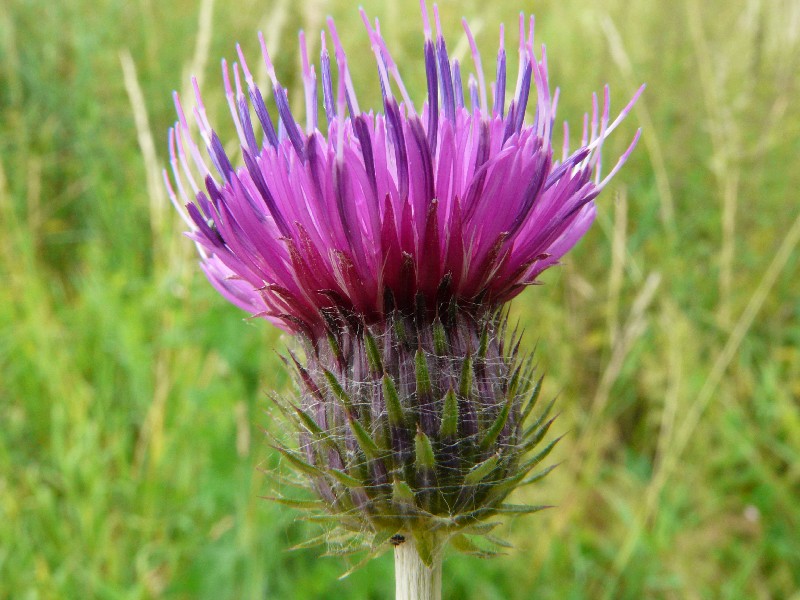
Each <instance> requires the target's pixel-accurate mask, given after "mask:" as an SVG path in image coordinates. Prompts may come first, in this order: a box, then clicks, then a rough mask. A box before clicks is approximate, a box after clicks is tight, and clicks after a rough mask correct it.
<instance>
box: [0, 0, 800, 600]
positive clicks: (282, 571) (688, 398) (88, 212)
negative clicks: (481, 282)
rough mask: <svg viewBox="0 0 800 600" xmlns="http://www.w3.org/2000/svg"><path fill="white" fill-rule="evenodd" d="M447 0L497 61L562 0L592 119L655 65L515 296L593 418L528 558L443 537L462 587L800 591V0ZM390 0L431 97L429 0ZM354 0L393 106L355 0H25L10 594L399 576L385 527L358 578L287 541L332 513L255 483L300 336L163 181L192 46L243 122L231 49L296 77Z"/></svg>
mask: <svg viewBox="0 0 800 600" xmlns="http://www.w3.org/2000/svg"><path fill="white" fill-rule="evenodd" d="M440 4H441V9H442V17H443V21H444V26H445V29H446V31H447V32H448V33H449V34H450V40H451V41H450V47H451V49H453V50H454V51H455V52H457V53H458V52H464V49H465V47H464V44H463V41H462V42H460V43H459V42H458V40H460V39H461V38H462V37H463V36H462V35H461V31H460V25H459V21H460V17H461V16H462V15H464V16H467V17H468V18H469V19H470V22H471V24H472V25H473V27H474V28H475V29H477V30H478V40H479V44H480V46H481V48H482V49H483V51H484V61H485V62H486V64H487V67H489V68H490V70H491V69H493V67H492V65H493V64H494V60H493V58H492V57H493V53H494V52H495V50H496V36H497V33H496V32H497V29H496V27H497V24H498V23H499V22H501V21H504V22H505V23H506V25H507V26H508V30H509V32H512V35H511V38H510V40H509V45H510V46H511V47H512V48H513V44H514V42H513V40H514V35H515V33H513V32H515V23H516V16H517V13H518V12H519V11H520V10H525V11H526V12H531V11H534V12H535V13H536V16H537V37H538V40H539V41H544V42H546V43H547V45H548V51H549V60H550V71H551V75H552V81H553V82H554V84H555V85H560V86H561V88H562V100H561V105H560V114H561V116H562V117H564V118H569V120H570V121H571V122H572V124H573V130H576V129H578V128H579V123H580V119H581V116H582V113H583V111H584V110H585V109H587V108H588V107H589V106H590V94H591V92H592V91H594V90H598V91H599V90H601V89H602V85H603V84H604V83H605V82H609V83H610V84H611V90H612V97H613V101H614V103H615V104H616V106H617V107H621V106H622V105H623V103H624V102H625V101H626V100H627V98H628V97H629V96H630V95H631V94H632V93H633V91H634V89H635V87H636V86H637V85H638V84H639V83H641V82H642V81H645V82H647V84H648V89H647V91H646V93H645V96H644V97H643V98H642V100H640V102H639V104H638V105H637V107H636V109H635V111H634V113H633V114H632V115H631V116H630V117H629V118H628V120H627V122H626V123H625V125H624V127H623V128H622V130H621V131H619V132H617V133H615V134H614V136H613V137H612V139H611V141H610V142H609V144H608V145H607V146H606V150H605V155H606V165H607V169H608V168H610V165H611V164H612V163H613V157H614V155H615V153H619V152H620V151H621V150H622V149H623V148H624V146H625V145H626V144H627V142H628V140H629V139H630V136H631V135H632V134H633V132H634V130H635V128H636V127H637V126H639V125H641V126H642V127H643V129H644V136H643V141H642V142H641V143H640V146H639V148H638V149H637V151H636V153H635V154H634V156H633V158H632V159H631V161H630V163H629V164H628V165H627V166H626V167H625V169H624V170H623V172H622V173H621V175H620V176H619V177H618V178H617V180H616V181H615V183H614V184H613V185H612V186H611V188H610V189H609V190H608V191H607V192H606V193H605V194H604V196H602V197H601V200H600V202H599V218H598V224H597V225H596V226H595V227H594V229H593V230H592V231H591V233H590V234H589V235H588V236H587V238H586V239H585V240H584V241H583V242H582V243H581V244H580V245H579V247H578V248H576V250H575V251H574V252H573V253H571V254H570V255H569V256H568V257H567V260H566V261H565V265H564V266H563V267H560V268H557V269H553V270H551V271H550V272H548V273H547V274H545V276H544V278H543V279H544V281H545V282H546V284H547V285H545V286H542V287H537V288H535V289H531V290H528V291H527V292H526V293H525V294H523V295H522V296H520V297H519V298H518V299H517V300H515V301H514V303H513V309H512V311H513V314H514V316H516V317H518V318H519V319H520V321H521V322H522V324H523V325H524V326H525V327H526V342H525V343H526V344H527V345H528V347H530V348H532V347H533V346H534V344H537V345H538V350H537V353H538V359H539V362H540V364H541V365H542V367H543V369H544V371H545V372H546V373H547V379H546V387H545V390H546V393H547V394H549V395H556V394H560V400H559V406H560V407H561V411H562V416H561V417H560V420H559V423H560V429H561V431H565V432H568V433H569V435H568V436H567V438H566V439H565V440H564V441H562V442H561V444H560V445H559V447H558V448H557V451H556V453H555V454H556V458H557V459H558V460H562V461H563V465H562V466H561V467H560V468H559V469H557V470H556V471H555V472H554V474H553V475H551V476H550V478H548V479H547V480H546V481H545V482H544V483H543V484H542V485H540V486H539V488H537V489H535V490H530V491H526V492H524V493H523V494H522V495H521V498H520V500H522V501H530V502H535V503H541V502H546V503H552V504H556V505H557V508H554V509H552V510H550V511H546V512H545V513H541V514H539V515H536V516H534V517H531V518H524V519H518V520H515V521H513V522H511V523H510V524H509V526H508V527H507V529H506V532H507V535H508V536H509V537H510V539H511V540H513V542H514V543H515V544H516V549H514V550H512V551H511V552H510V555H509V556H507V557H503V558H500V559H495V560H493V561H481V560H479V559H471V558H465V557H460V556H453V557H450V558H448V559H447V560H446V561H445V598H449V599H461V598H464V599H468V598H469V599H481V600H483V599H487V600H488V599H529V598H537V599H538V598H553V599H555V598H558V599H565V598H567V599H569V598H572V599H581V598H590V599H593V598H629V599H638V598H675V599H679V598H680V599H683V598H689V599H691V598H731V599H733V598H742V599H749V598H794V599H795V600H797V599H798V598H800V592H798V589H799V588H800V407H799V404H800V402H799V401H798V398H800V284H799V283H798V274H799V273H800V258H799V256H798V238H800V220H798V214H800V210H799V209H798V207H799V206H800V204H798V192H797V190H798V189H800V158H799V157H800V104H798V103H797V101H796V96H797V94H798V92H799V91H800V90H799V89H798V83H800V77H798V68H799V67H800V64H798V63H800V5H798V3H797V2H794V1H793V0H786V1H781V0H764V1H756V0H747V1H745V0H737V1H734V2H730V3H729V2H722V1H721V0H710V1H708V2H703V1H701V0H678V1H677V2H675V3H660V2H650V1H649V0H632V1H623V0H610V1H608V2H604V3H593V2H586V1H583V2H582V1H579V0H558V1H556V0H539V1H538V2H535V3H534V2H530V1H527V0H526V1H520V2H507V1H505V0H503V1H501V0H498V1H496V2H491V3H487V2H483V1H478V0H465V1H462V2H455V1H449V0H442V2H440ZM365 8H366V9H367V10H368V12H369V13H370V14H371V15H373V16H378V17H380V18H381V22H382V25H383V28H382V29H383V32H384V34H385V36H386V37H387V40H388V43H389V46H390V48H391V49H392V50H393V52H394V55H395V58H396V59H398V62H399V63H400V65H401V70H402V72H403V73H404V76H405V79H406V82H407V83H408V84H409V87H410V88H411V90H412V94H414V95H415V96H416V97H419V96H421V94H422V90H423V87H422V86H423V84H424V80H423V73H424V69H423V65H422V60H421V44H422V33H421V25H420V19H419V15H418V10H417V6H416V2H414V1H409V2H403V3H400V2H388V3H383V2H378V1H372V2H365ZM327 14H331V15H333V16H334V17H335V18H336V20H337V25H338V27H339V31H340V32H341V34H342V37H343V38H344V40H345V45H346V47H347V49H348V51H349V53H350V56H351V60H352V64H353V65H359V67H358V68H356V69H354V71H355V73H354V77H355V79H356V87H357V89H358V90H359V97H360V98H361V99H362V100H361V102H362V106H363V105H369V103H370V102H372V103H373V104H372V105H373V106H374V105H375V104H374V103H375V102H376V100H377V99H378V97H379V96H378V86H377V77H376V74H375V69H374V65H373V63H372V58H371V55H369V54H368V44H367V37H366V35H365V34H364V32H363V30H362V27H361V24H360V20H359V17H358V13H357V11H356V6H355V5H353V4H352V3H351V2H348V1H346V0H331V1H329V2H325V1H323V0H306V1H304V2H301V3H293V2H289V1H287V0H274V1H265V0H240V1H239V2H236V3H234V4H230V3H223V2H213V0H202V1H201V2H198V3H195V2H188V1H177V2H169V3H163V2H156V1H154V0H138V1H133V2H122V1H115V0H100V1H98V0H94V1H91V2H90V1H88V0H71V1H69V2H66V1H65V2H61V3H49V2H43V1H42V0H4V3H3V6H2V9H0V222H1V223H2V230H3V233H2V235H1V236H0V281H2V284H0V598H4V599H5V598H8V599H38V598H43V599H45V598H54V599H55V598H58V599H61V598H104V599H105V598H108V599H111V598H115V599H116V598H131V599H133V598H136V599H139V598H174V599H178V598H213V599H226V598H231V599H232V598H269V599H293V598H297V599H316V598H326V599H328V598H330V599H336V598H375V599H378V598H388V597H391V593H392V589H393V584H392V563H391V557H390V555H387V556H384V557H383V558H382V559H380V560H378V561H376V562H373V563H371V564H370V565H368V566H367V567H366V568H364V569H362V570H360V571H358V572H356V573H355V574H354V575H352V576H351V577H349V578H347V579H345V580H344V581H341V582H339V581H337V580H336V578H337V576H338V575H339V574H341V573H342V572H343V571H344V569H345V568H346V567H345V565H344V564H343V563H342V562H340V561H339V560H338V559H334V558H320V557H318V556H317V553H316V551H314V550H311V551H298V552H287V551H286V548H288V547H289V546H290V545H292V544H293V543H296V542H298V541H299V540H301V539H302V538H303V536H304V535H306V534H307V533H308V527H306V526H305V525H303V524H301V523H299V522H297V521H296V515H295V514H294V513H293V512H292V511H291V510H290V509H285V508H282V507H276V506H273V505H271V504H269V503H268V502H266V501H263V500H261V499H260V498H259V496H260V495H262V494H265V493H267V491H268V489H267V484H266V482H265V478H264V475H263V474H262V473H261V472H260V471H259V469H260V468H263V467H269V466H271V465H274V463H275V457H274V456H273V455H272V454H271V453H270V451H269V449H268V446H267V443H266V441H265V440H264V438H263V435H262V431H261V430H262V428H269V427H271V426H273V425H272V421H271V418H270V416H269V414H268V412H269V410H268V409H269V402H268V400H267V398H266V392H267V391H269V390H273V389H276V390H281V391H288V390H290V389H291V388H290V383H289V381H288V380H287V377H286V375H285V374H284V373H283V370H282V368H281V366H280V363H279V361H278V359H277V355H276V350H279V349H281V348H282V347H283V344H284V342H283V340H281V339H280V336H279V334H278V333H277V332H276V331H275V330H274V329H272V328H271V327H270V326H268V324H266V323H263V322H252V321H245V320H243V316H244V315H243V314H242V313H240V312H239V311H237V309H235V308H233V307H231V306H228V305H226V303H225V302H224V301H223V300H222V299H221V298H220V297H218V296H217V295H216V293H215V292H214V291H213V290H212V289H211V287H210V286H209V285H208V284H207V282H206V281H205V279H204V277H203V276H202V274H201V273H200V271H199V269H197V267H196V261H195V258H194V256H193V248H192V245H191V243H190V242H188V241H187V240H186V239H185V238H184V237H183V236H181V235H180V231H181V230H182V224H181V223H180V222H179V220H178V218H177V217H176V215H174V214H173V210H172V208H171V207H170V206H169V204H168V202H167V200H166V198H165V194H164V192H163V190H162V187H161V181H160V168H161V166H162V165H163V164H165V162H166V130H167V127H168V126H169V125H170V124H171V122H172V120H173V119H174V117H173V108H172V104H171V98H170V92H171V91H172V90H173V89H179V90H182V89H186V88H187V87H188V82H189V76H190V74H192V73H194V74H196V75H197V76H198V77H199V78H200V79H201V84H202V86H203V89H204V90H205V99H206V102H207V105H208V108H209V113H210V115H212V122H214V123H217V124H221V126H220V130H221V132H222V134H223V138H224V137H226V136H227V137H228V139H231V137H232V133H233V132H232V127H231V126H230V124H229V119H228V117H227V106H226V105H225V102H224V95H223V93H222V85H221V79H220V76H219V67H218V64H219V63H218V60H219V58H221V57H223V56H227V57H228V58H231V57H233V56H234V53H235V51H234V43H235V42H236V41H240V42H241V43H242V45H243V47H244V49H245V52H246V53H247V54H248V56H252V57H254V58H253V59H252V60H251V62H256V60H255V57H256V56H258V54H257V39H256V35H255V33H256V30H257V29H263V30H264V32H265V34H266V36H267V39H268V43H269V45H270V48H271V51H272V54H273V57H274V58H275V60H276V63H277V67H278V70H279V74H280V76H281V77H282V79H283V81H284V84H285V85H286V86H287V87H289V88H290V90H291V89H296V87H297V86H298V85H299V77H298V74H297V73H298V67H297V65H298V61H299V58H298V54H297V51H296V45H295V44H296V32H297V30H298V29H299V28H301V27H303V28H305V29H306V30H307V31H308V32H309V38H310V40H311V41H312V43H314V42H316V40H317V39H318V38H317V36H316V33H315V32H317V31H318V30H319V28H320V26H321V25H322V23H323V20H324V17H325V16H326V15H327ZM361 56H363V57H364V59H363V68H360V67H361V65H360V62H361V59H360V57H361ZM368 56H369V58H367V57H368ZM511 56H512V58H513V52H512V53H511ZM356 57H359V58H356ZM511 68H512V69H513V68H515V67H514V66H513V65H512V67H511ZM512 72H513V71H512ZM262 75H263V73H262ZM184 97H188V95H187V94H186V93H184ZM297 99H298V97H297V94H295V100H297Z"/></svg>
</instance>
